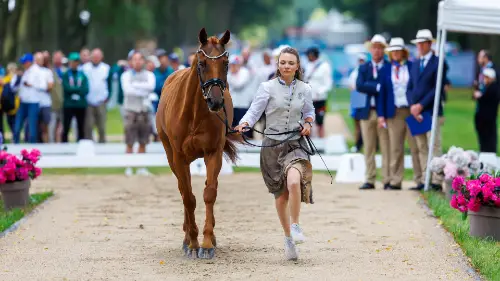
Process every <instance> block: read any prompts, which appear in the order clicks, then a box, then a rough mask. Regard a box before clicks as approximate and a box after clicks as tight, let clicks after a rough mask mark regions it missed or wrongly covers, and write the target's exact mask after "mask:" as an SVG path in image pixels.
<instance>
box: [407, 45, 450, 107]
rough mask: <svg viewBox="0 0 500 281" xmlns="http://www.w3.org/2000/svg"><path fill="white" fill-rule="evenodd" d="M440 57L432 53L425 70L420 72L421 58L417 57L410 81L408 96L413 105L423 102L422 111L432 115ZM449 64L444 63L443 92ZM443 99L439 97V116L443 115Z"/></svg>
mask: <svg viewBox="0 0 500 281" xmlns="http://www.w3.org/2000/svg"><path fill="white" fill-rule="evenodd" d="M438 64H439V60H438V57H437V56H436V55H434V54H432V56H431V58H430V59H429V61H428V62H427V65H426V66H425V68H424V70H423V71H422V72H420V59H417V60H416V61H415V62H414V63H413V65H412V68H411V74H410V81H409V82H408V90H407V91H406V96H407V98H408V102H409V103H410V106H411V105H414V104H418V103H419V104H421V105H422V107H423V110H422V111H428V112H430V113H431V115H432V114H433V113H434V112H433V111H434V97H435V95H436V80H437V73H438ZM447 72H448V65H447V64H446V63H444V64H443V81H442V83H441V94H442V93H443V92H444V85H445V81H446V79H445V78H446V74H447ZM442 102H443V99H441V98H440V99H439V111H438V116H442V115H443V103H442Z"/></svg>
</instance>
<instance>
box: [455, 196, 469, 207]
mask: <svg viewBox="0 0 500 281" xmlns="http://www.w3.org/2000/svg"><path fill="white" fill-rule="evenodd" d="M457 203H458V205H461V206H464V205H467V200H466V199H465V197H464V195H463V194H460V195H458V197H457Z"/></svg>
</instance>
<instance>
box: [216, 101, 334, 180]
mask: <svg viewBox="0 0 500 281" xmlns="http://www.w3.org/2000/svg"><path fill="white" fill-rule="evenodd" d="M222 108H223V109H224V115H225V117H226V118H225V119H224V120H223V119H222V118H221V117H220V116H219V114H215V115H216V116H217V118H219V120H220V121H221V122H222V123H224V125H226V135H228V134H235V133H239V132H238V131H236V130H233V129H229V124H228V121H227V111H226V105H225V104H224V105H223V106H222ZM298 123H299V125H300V128H301V129H300V130H292V131H286V132H282V133H264V132H261V131H259V130H256V129H254V128H250V127H249V126H246V127H244V129H246V130H248V131H254V132H257V133H259V134H261V135H263V136H279V135H285V134H289V135H290V136H289V137H287V138H286V139H284V140H283V141H280V142H279V143H277V144H274V145H256V144H253V143H251V142H249V141H248V139H247V138H246V136H245V134H241V136H242V137H243V140H244V141H245V143H247V144H249V145H251V146H254V147H275V146H278V145H281V144H284V143H285V142H287V141H289V140H290V139H291V138H293V137H294V136H296V135H297V134H299V133H300V132H301V131H302V129H304V126H302V124H301V123H300V122H298ZM300 138H304V139H305V140H306V142H307V145H308V146H309V148H310V149H311V150H308V149H307V148H305V147H304V146H303V145H302V142H301V141H300V139H299V145H300V148H302V150H304V151H305V153H307V154H308V155H310V156H312V155H315V154H316V153H317V154H318V156H319V158H320V159H321V161H322V162H323V164H324V165H325V168H326V171H327V172H328V174H329V175H330V178H331V181H330V184H333V176H332V173H331V172H330V170H329V169H328V166H327V165H326V163H325V160H324V159H323V157H322V156H321V154H320V153H319V151H318V149H317V148H316V146H315V145H314V142H313V141H312V140H311V138H310V137H309V136H300Z"/></svg>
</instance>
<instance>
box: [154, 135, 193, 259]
mask: <svg viewBox="0 0 500 281" xmlns="http://www.w3.org/2000/svg"><path fill="white" fill-rule="evenodd" d="M158 136H159V137H160V140H161V142H162V144H163V148H164V149H165V151H166V153H167V159H168V164H169V166H170V169H171V170H172V172H173V173H174V175H175V176H176V177H177V184H178V188H179V192H180V193H181V196H182V201H183V204H184V224H183V226H182V229H183V230H184V233H185V236H184V241H183V243H182V249H183V250H184V253H185V254H186V255H187V256H189V257H196V256H197V255H198V249H199V248H200V246H199V244H198V226H197V225H196V221H195V217H194V209H195V208H196V198H195V196H194V194H193V191H192V188H191V173H190V171H189V165H187V169H186V167H185V166H186V165H184V164H183V165H182V166H181V165H179V164H181V163H184V162H185V161H181V160H179V158H181V157H178V156H177V155H175V153H174V152H173V151H172V148H171V146H170V142H169V140H168V137H167V136H166V134H165V133H164V132H160V131H158ZM174 162H175V163H176V164H177V166H175V165H174Z"/></svg>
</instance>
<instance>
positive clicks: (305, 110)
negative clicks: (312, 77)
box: [302, 84, 316, 122]
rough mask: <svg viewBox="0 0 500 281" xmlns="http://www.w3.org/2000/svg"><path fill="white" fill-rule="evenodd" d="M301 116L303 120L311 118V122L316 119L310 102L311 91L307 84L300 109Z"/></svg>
mask: <svg viewBox="0 0 500 281" xmlns="http://www.w3.org/2000/svg"><path fill="white" fill-rule="evenodd" d="M302 116H303V118H304V119H306V118H308V117H311V118H312V119H313V120H312V121H313V122H314V120H315V119H316V114H315V112H314V105H313V101H312V89H311V86H310V85H308V84H306V91H305V93H304V106H303V107H302Z"/></svg>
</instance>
